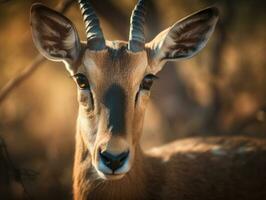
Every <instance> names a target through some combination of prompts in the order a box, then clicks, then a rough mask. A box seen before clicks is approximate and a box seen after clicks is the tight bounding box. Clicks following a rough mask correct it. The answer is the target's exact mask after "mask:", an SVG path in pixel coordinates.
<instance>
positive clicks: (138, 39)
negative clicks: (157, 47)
mask: <svg viewBox="0 0 266 200" xmlns="http://www.w3.org/2000/svg"><path fill="white" fill-rule="evenodd" d="M145 16H146V2H145V0H139V1H138V3H137V5H136V6H135V8H134V10H133V11H132V15H131V18H130V31H129V41H128V49H129V50H130V51H133V52H137V51H142V50H143V49H144V46H145V36H144V24H145Z"/></svg>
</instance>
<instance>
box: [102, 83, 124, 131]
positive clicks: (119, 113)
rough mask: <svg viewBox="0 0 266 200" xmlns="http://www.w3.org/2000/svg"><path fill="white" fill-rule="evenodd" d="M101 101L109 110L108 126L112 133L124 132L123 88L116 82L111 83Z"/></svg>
mask: <svg viewBox="0 0 266 200" xmlns="http://www.w3.org/2000/svg"><path fill="white" fill-rule="evenodd" d="M103 101H104V105H105V106H106V108H108V109H109V112H110V113H109V114H110V115H109V120H108V128H110V127H112V133H113V134H119V133H125V126H126V125H125V121H126V120H125V117H126V116H125V115H126V94H125V91H124V89H123V88H122V87H121V86H119V85H117V84H113V85H111V86H110V87H109V88H108V90H107V91H106V93H105V95H104V99H103Z"/></svg>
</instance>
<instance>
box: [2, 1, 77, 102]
mask: <svg viewBox="0 0 266 200" xmlns="http://www.w3.org/2000/svg"><path fill="white" fill-rule="evenodd" d="M74 2H75V0H65V1H62V2H61V3H60V4H59V6H58V9H57V10H58V11H59V12H61V13H65V12H67V11H68V9H69V8H70V7H71V6H72V5H73V3H74ZM45 60H46V59H45V58H44V57H43V56H42V55H40V54H38V55H37V56H36V57H35V58H34V59H33V62H32V63H31V64H29V65H28V66H27V67H25V68H24V69H23V70H22V72H20V73H19V74H18V75H17V76H15V77H14V78H13V79H11V80H9V81H8V82H7V84H6V85H4V86H3V87H2V88H1V89H0V104H1V103H2V102H3V101H4V100H5V98H6V97H7V96H8V95H9V94H10V93H11V92H12V91H13V90H14V89H15V88H16V87H18V86H19V85H20V84H21V83H22V82H23V81H25V80H26V79H27V78H28V77H29V76H30V75H32V74H33V72H34V71H35V70H36V69H37V68H38V67H39V66H40V65H41V64H42V63H43V62H44V61H45Z"/></svg>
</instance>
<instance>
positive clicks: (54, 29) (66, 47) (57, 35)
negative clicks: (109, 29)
mask: <svg viewBox="0 0 266 200" xmlns="http://www.w3.org/2000/svg"><path fill="white" fill-rule="evenodd" d="M30 20H31V27H32V36H33V41H34V43H35V45H36V47H37V49H38V50H39V51H40V53H41V54H42V55H43V56H45V57H46V58H48V59H49V60H53V61H67V62H69V63H71V62H75V61H76V60H77V59H78V57H79V54H80V51H81V50H80V49H81V45H80V40H79V37H78V34H77V31H76V29H75V27H74V25H73V24H72V22H71V21H70V20H69V19H67V18H66V17H65V16H63V15H61V14H60V13H58V12H56V11H54V10H52V9H50V8H48V7H46V6H44V5H42V4H34V5H33V6H32V8H31V17H30Z"/></svg>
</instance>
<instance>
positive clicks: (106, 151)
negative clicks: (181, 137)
mask: <svg viewBox="0 0 266 200" xmlns="http://www.w3.org/2000/svg"><path fill="white" fill-rule="evenodd" d="M79 4H80V8H81V11H82V14H83V18H84V22H85V25H86V32H87V43H81V42H80V40H79V37H78V33H77V31H76V29H75V27H74V25H73V24H72V23H71V21H70V20H69V19H67V18H66V17H64V16H62V15H61V14H60V13H57V12H56V11H54V10H51V9H49V8H47V7H45V6H43V5H41V4H34V5H33V6H32V9H31V25H32V34H33V41H34V43H35V45H36V47H37V49H38V50H39V51H40V53H41V54H42V55H44V56H45V57H46V58H48V59H50V60H53V61H62V62H64V63H65V66H66V68H67V70H68V71H69V73H70V74H71V76H72V77H73V79H74V81H75V82H76V84H77V90H78V101H79V115H78V127H79V134H81V136H82V140H83V144H84V145H85V148H87V149H88V152H89V155H88V156H89V157H90V159H91V161H92V165H93V167H94V169H95V170H96V171H97V174H98V175H99V176H100V177H101V178H104V179H111V180H113V179H119V178H122V177H123V176H124V175H125V174H126V173H128V172H129V171H130V169H131V167H132V166H133V164H134V160H135V159H136V156H135V155H136V151H137V149H138V148H139V140H140V135H141V131H142V123H143V118H144V112H145V108H146V105H147V102H148V100H149V95H150V88H151V86H152V82H153V80H154V79H156V76H155V74H156V73H157V72H158V71H160V70H161V68H162V66H163V65H164V63H165V62H166V61H168V60H178V59H182V58H189V57H191V56H193V55H195V54H196V53H197V52H199V51H200V50H201V49H202V48H203V47H204V46H205V45H206V43H207V41H208V39H209V37H210V35H211V33H212V32H213V30H214V27H215V24H216V22H217V19H218V11H217V9H215V8H207V9H205V10H202V11H199V12H197V13H195V14H192V15H190V16H189V17H187V18H185V19H183V20H180V21H178V22H177V23H175V24H174V25H173V26H171V27H169V28H168V29H166V30H164V31H163V32H161V33H160V34H158V36H157V37H156V38H155V39H154V40H152V41H151V42H149V43H147V44H145V39H144V34H143V29H144V28H143V22H144V19H145V16H144V15H145V1H144V0H140V1H139V2H138V4H137V5H136V7H135V9H134V10H133V13H132V17H131V27H130V35H129V41H128V42H121V41H106V40H105V39H104V37H103V33H102V31H101V28H100V26H99V21H98V19H97V17H96V15H95V13H94V12H93V9H92V8H91V5H90V4H89V2H88V1H86V2H85V1H83V0H80V1H79Z"/></svg>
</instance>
